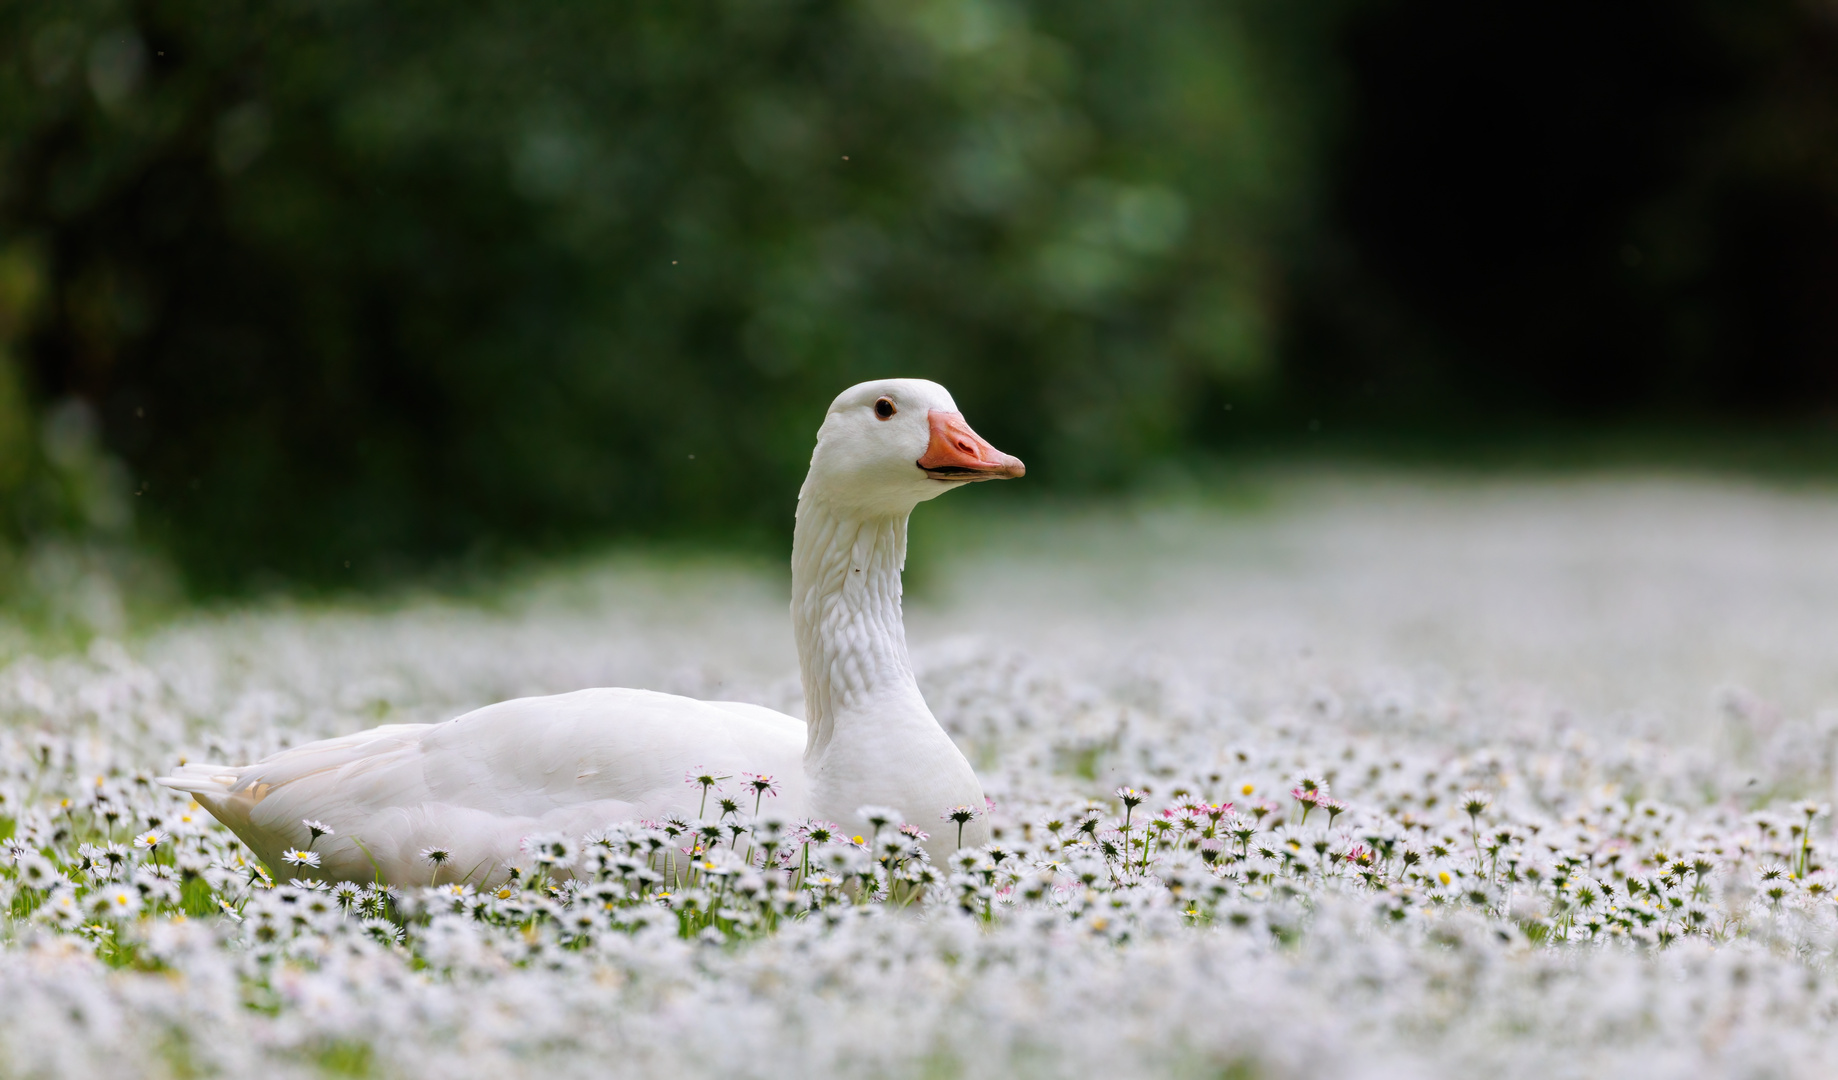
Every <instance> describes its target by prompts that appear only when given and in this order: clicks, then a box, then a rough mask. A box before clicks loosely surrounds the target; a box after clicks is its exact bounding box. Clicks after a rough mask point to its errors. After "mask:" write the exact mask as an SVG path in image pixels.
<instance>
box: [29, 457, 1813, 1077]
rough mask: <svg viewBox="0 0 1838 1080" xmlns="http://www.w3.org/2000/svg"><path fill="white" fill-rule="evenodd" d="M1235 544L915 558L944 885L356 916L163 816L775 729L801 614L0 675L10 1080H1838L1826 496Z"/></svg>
mask: <svg viewBox="0 0 1838 1080" xmlns="http://www.w3.org/2000/svg"><path fill="white" fill-rule="evenodd" d="M1246 492H1247V493H1246V496H1245V497H1244V498H1240V499H1236V500H1234V501H1232V502H1230V503H1223V504H1222V503H1209V502H1206V501H1203V500H1197V499H1187V500H1171V501H1167V502H1162V503H1141V504H1136V505H1133V506H1131V507H1128V508H1119V507H1115V506H1113V507H1108V508H1096V507H1087V508H1072V509H1067V508H1059V509H1052V510H1047V509H1039V508H1036V509H1029V510H1024V511H1015V512H1007V513H998V512H994V511H990V510H988V509H987V508H988V507H993V506H996V505H998V504H999V503H1000V502H1001V500H999V499H994V498H982V499H981V501H980V503H978V504H977V506H976V507H975V508H972V509H971V510H962V509H957V510H954V509H952V508H950V507H938V508H932V507H928V508H922V509H921V511H920V513H921V515H927V514H928V511H936V512H935V513H932V514H930V516H929V518H928V517H922V518H921V519H920V520H919V521H918V522H917V523H916V525H915V536H914V545H915V551H914V580H913V589H912V595H911V596H910V597H909V606H908V626H909V636H910V639H911V641H912V644H913V647H914V657H915V662H916V665H917V667H918V668H919V670H920V677H921V684H922V687H923V688H924V690H925V692H926V695H927V698H928V700H929V701H930V702H931V704H932V706H933V709H934V711H935V712H936V713H937V715H938V717H939V719H940V720H941V721H942V722H943V723H944V724H945V725H946V727H947V728H948V729H950V730H951V732H952V733H953V735H954V736H955V737H957V738H958V740H959V742H960V744H961V745H962V746H963V747H964V749H965V751H966V753H968V754H969V755H970V756H971V759H972V761H973V762H974V763H975V764H976V765H977V766H978V768H979V771H980V772H981V773H982V775H983V777H984V780H985V786H986V788H987V790H988V792H989V794H990V796H991V798H992V802H993V805H992V807H991V808H990V809H989V811H988V812H989V813H990V815H991V818H992V824H993V825H994V827H995V829H996V831H997V840H996V843H995V844H994V845H992V846H991V847H990V848H989V849H986V850H982V851H978V852H969V853H960V857H958V858H954V859H953V860H952V861H951V864H950V865H946V866H932V865H929V864H927V863H925V862H924V861H923V859H922V858H921V857H920V856H919V855H918V853H917V849H916V848H915V846H914V845H913V844H911V843H910V842H909V839H908V838H907V837H905V836H904V835H903V834H902V833H901V832H900V831H898V830H897V829H896V828H895V826H896V825H897V824H898V823H897V822H876V821H870V820H866V819H864V820H862V821H851V822H843V823H837V825H838V826H840V827H834V826H829V825H826V824H825V823H805V822H781V821H778V820H776V819H774V818H773V816H772V813H771V806H770V800H769V799H767V800H765V802H764V803H763V804H759V805H757V806H756V804H755V803H753V802H751V801H747V800H740V802H741V805H738V806H737V807H736V808H734V809H732V810H729V809H725V808H723V807H721V806H720V805H719V804H717V805H715V806H712V807H711V808H710V810H709V811H708V813H707V814H706V815H705V820H700V821H674V822H657V823H648V824H646V825H643V826H638V825H630V826H618V827H612V828H609V829H608V830H606V831H605V832H603V833H599V834H595V835H593V836H590V837H540V838H534V842H533V844H532V849H531V858H530V862H529V866H528V870H527V872H526V873H525V874H524V875H523V877H522V878H521V880H519V881H516V882H513V883H511V884H510V885H508V886H506V887H503V888H495V889H490V890H484V891H480V890H476V889H473V888H471V887H470V886H468V885H463V884H454V883H443V884H440V885H434V886H430V887H427V888H407V889H400V890H395V891H394V892H393V893H391V892H384V891H382V890H378V889H374V888H369V889H356V888H348V887H347V888H342V889H329V888H325V887H322V886H321V885H320V884H319V883H317V882H315V881H314V879H313V874H312V865H311V863H312V853H311V851H310V850H309V851H306V852H305V853H303V854H302V855H301V857H300V859H299V860H298V863H297V864H296V865H290V866H278V867H271V868H264V867H260V866H256V865H253V864H252V863H250V861H249V860H248V859H247V857H246V856H245V855H244V854H243V852H242V851H241V849H240V847H239V846H238V845H237V844H236V843H235V842H234V840H233V839H232V838H230V837H228V836H227V834H225V833H223V832H222V831H221V830H219V829H217V828H215V827H214V826H213V825H212V824H211V823H210V822H209V820H208V819H207V818H205V817H204V816H202V815H200V814H199V813H198V812H197V810H196V808H195V807H191V806H188V805H187V800H186V799H185V798H184V797H182V796H176V795H173V794H171V793H168V792H166V791H164V790H163V789H158V788H156V787H154V786H152V785H151V784H150V783H149V782H148V781H149V779H150V778H151V777H152V776H154V775H157V774H158V773H159V772H160V771H161V770H163V769H164V768H166V767H169V766H170V765H171V764H173V763H174V762H175V761H176V760H178V759H179V758H180V757H181V756H185V757H188V758H190V759H192V760H200V759H206V758H216V759H228V760H236V761H241V760H247V759H249V758H251V757H253V756H257V755H260V754H262V753H266V752H268V751H270V750H273V749H275V748H278V747H281V746H284V745H288V744H290V743H296V742H299V741H302V740H305V739H308V738H314V737H319V736H323V735H329V734H336V733H340V732H345V731H350V730H355V729H357V728H359V727H362V726H368V725H371V724H374V723H382V722H412V721H424V720H440V719H444V718H446V717H449V716H452V715H455V714H456V713H458V712H460V711H463V710H464V709H467V708H470V707H472V706H476V705H480V704H484V703H487V702H490V701H493V700H498V699H501V698H505V697H511V696H517V695H523V694H533V693H547V692H555V691H563V690H570V689H576V688H579V687H583V686H591V685H630V686H645V687H650V688H653V689H658V690H666V691H673V692H679V693H686V694H691V695H695V696H703V697H721V698H730V699H741V700H752V701H758V702H762V703H765V704H768V705H773V706H775V707H780V708H785V709H787V710H788V711H796V709H797V707H798V696H799V695H798V689H797V685H796V681H795V675H794V670H795V664H794V657H793V654H792V646H791V640H790V632H789V628H788V626H787V618H786V615H785V611H784V602H785V594H786V580H785V578H786V575H785V574H784V573H783V572H782V571H780V570H779V569H778V568H776V567H771V566H762V565H751V564H744V563H739V562H726V561H719V560H705V559H683V558H673V559H665V558H653V557H641V556H623V557H614V558H608V559H605V560H600V561H597V562H593V563H590V564H583V565H579V566H576V567H573V568H570V569H566V570H556V571H551V572H547V573H543V574H540V575H536V576H533V577H530V578H528V579H525V580H521V581H519V582H517V583H513V584H507V585H505V586H504V587H503V588H501V589H499V590H496V591H494V592H492V593H491V594H490V595H488V596H483V597H480V598H477V599H471V600H456V599H452V598H447V599H441V598H433V597H413V596H410V597H402V598H399V599H398V600H397V601H395V602H391V603H388V604H376V605H369V606H364V607H358V606H329V607H328V606H313V607H307V606H288V605H265V606H255V607H250V608H241V609H235V610H224V611H216V612H209V613H195V614H189V615H185V616H183V617H180V618H177V619H175V620H172V621H169V622H167V623H165V624H163V625H161V626H158V627H156V628H153V629H151V630H149V631H146V632H144V633H138V634H135V635H132V636H130V637H128V638H127V639H126V640H98V641H96V642H94V643H92V644H91V645H90V646H89V648H88V649H87V650H86V651H85V652H81V653H68V654H51V653H45V652H42V651H41V652H35V651H34V650H33V649H32V648H31V646H30V642H29V640H27V639H22V638H21V637H19V636H18V635H17V634H14V635H13V636H12V637H10V638H8V639H7V640H10V641H11V642H12V643H13V644H12V645H11V646H10V648H11V649H12V650H13V655H12V658H11V659H10V660H9V661H8V662H7V663H6V665H5V667H4V668H3V669H0V716H3V717H4V721H5V723H4V728H3V729H0V801H3V802H4V812H3V814H0V822H3V823H4V824H3V826H0V827H3V828H4V829H5V830H6V831H7V832H8V833H10V840H9V841H8V844H7V847H6V850H5V853H4V854H5V859H4V869H3V870H0V888H3V889H4V896H0V899H3V900H4V901H5V902H6V904H7V907H6V909H5V910H7V911H10V913H11V915H10V917H7V918H5V920H4V921H3V922H0V937H3V938H4V943H3V944H0V1074H4V1075H8V1076H59V1077H81V1076H92V1075H93V1076H104V1075H107V1076H124V1075H134V1076H139V1075H163V1074H171V1075H175V1076H212V1075H232V1074H235V1075H254V1074H258V1073H259V1074H263V1075H293V1074H301V1075H315V1074H333V1075H346V1074H362V1075H377V1076H429V1077H472V1076H481V1077H484V1076H496V1077H502V1076H505V1075H554V1076H573V1075H581V1076H595V1077H600V1076H634V1077H637V1076H684V1077H688V1076H703V1075H708V1076H721V1077H752V1076H759V1077H777V1076H831V1075H837V1076H843V1075H847V1076H875V1077H906V1076H914V1077H956V1076H963V1077H983V1076H990V1077H994V1076H1119V1077H1122V1076H1193V1077H1246V1078H1248V1077H1313V1076H1323V1075H1340V1076H1355V1077H1361V1076H1448V1077H1468V1076H1474V1075H1479V1074H1482V1073H1486V1074H1490V1075H1494V1076H1499V1077H1519V1076H1526V1077H1533V1076H1536V1077H1540V1078H1549V1077H1565V1076H1577V1077H1594V1076H1605V1075H1612V1074H1615V1073H1629V1074H1637V1075H1641V1076H1646V1077H1671V1076H1756V1077H1761V1076H1769V1077H1798V1076H1806V1077H1812V1076H1821V1075H1825V1074H1826V1071H1827V1069H1828V1067H1829V1066H1828V1064H1827V1063H1828V1062H1829V1061H1831V1060H1833V1059H1834V1055H1838V983H1835V982H1834V979H1835V978H1838V971H1834V957H1833V947H1834V944H1835V942H1838V903H1835V902H1834V899H1833V888H1834V877H1833V870H1838V862H1834V861H1833V860H1834V855H1833V853H1832V842H1833V841H1832V817H1831V813H1830V809H1829V805H1828V804H1829V803H1830V802H1831V801H1832V797H1833V787H1834V783H1835V781H1838V773H1835V767H1838V663H1834V662H1833V659H1832V657H1833V653H1834V648H1833V647H1834V645H1838V496H1834V495H1832V494H1830V493H1821V492H1785V491H1776V490H1763V489H1759V488H1753V487H1745V486H1740V485H1735V484H1723V483H1713V482H1708V481H1683V480H1665V479H1643V478H1631V477H1620V478H1605V479H1590V480H1576V479H1572V480H1564V481H1551V482H1533V481H1513V482H1498V481H1496V482H1492V483H1486V484H1482V483H1475V482H1465V481H1430V480H1423V479H1410V478H1401V477H1398V476H1395V475H1384V474H1374V475H1369V476H1361V475H1334V476H1329V475H1322V474H1310V475H1301V476H1271V477H1267V478H1265V480H1264V481H1262V482H1260V483H1259V484H1257V485H1254V486H1253V487H1251V488H1247V489H1246ZM966 501H968V500H966ZM740 780H741V778H738V777H736V778H730V779H728V780H726V781H724V786H726V787H727V788H728V790H729V793H730V795H734V794H738V793H739V789H738V787H737V785H738V784H739V783H740ZM750 798H751V796H749V799H750ZM756 809H757V812H755V811H756ZM870 816H872V815H870ZM917 816H919V817H921V818H925V819H926V820H919V821H915V822H912V823H910V824H911V825H912V826H914V827H917V828H920V829H926V830H934V831H935V830H937V829H939V828H946V829H949V828H951V827H952V825H951V823H950V822H948V821H941V820H938V819H937V814H936V813H933V812H931V811H929V810H928V812H927V813H926V814H922V815H917ZM857 837H860V839H859V840H858V839H857ZM1828 865H1830V866H1831V867H1832V868H1833V869H1832V870H1828V869H1826V867H1827V866H1828ZM437 870H438V868H437V867H435V866H432V865H431V866H430V871H431V873H430V881H434V880H435V878H434V873H435V872H437Z"/></svg>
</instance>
